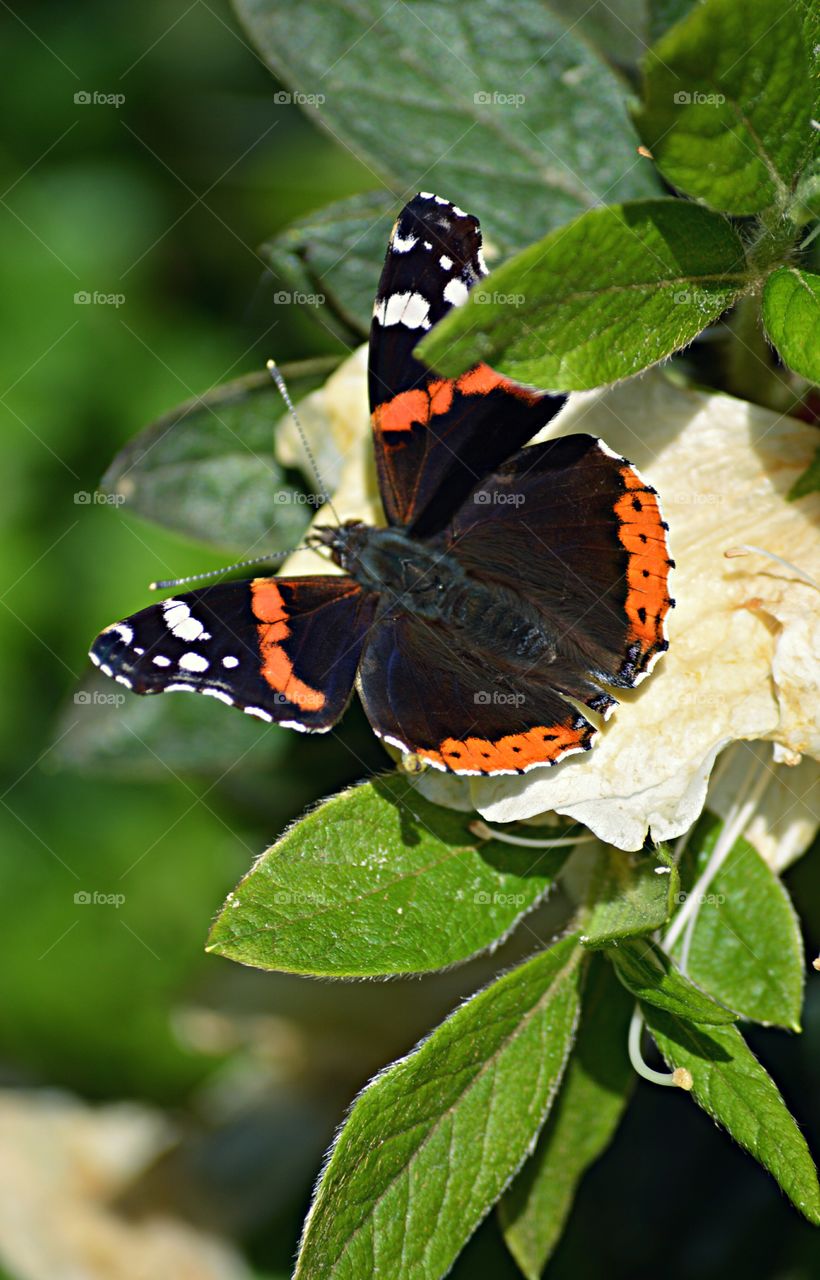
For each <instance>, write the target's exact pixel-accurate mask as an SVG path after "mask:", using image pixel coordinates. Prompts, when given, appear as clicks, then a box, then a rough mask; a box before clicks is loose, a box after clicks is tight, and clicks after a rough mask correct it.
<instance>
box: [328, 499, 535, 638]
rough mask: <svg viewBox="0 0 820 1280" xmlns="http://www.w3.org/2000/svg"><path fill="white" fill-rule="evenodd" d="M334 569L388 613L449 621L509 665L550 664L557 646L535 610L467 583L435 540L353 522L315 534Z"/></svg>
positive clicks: (499, 588)
mask: <svg viewBox="0 0 820 1280" xmlns="http://www.w3.org/2000/svg"><path fill="white" fill-rule="evenodd" d="M316 536H317V541H319V542H321V543H322V544H324V545H325V546H328V547H329V548H330V550H331V554H332V556H333V559H334V561H335V562H336V564H338V565H339V567H340V568H342V569H344V571H345V573H349V574H350V576H351V577H352V578H354V579H355V580H356V582H358V583H359V585H360V586H361V587H362V588H363V589H364V590H365V591H373V592H377V593H378V594H379V595H381V597H382V599H383V603H384V607H385V608H386V609H388V610H394V609H395V610H396V611H404V612H406V613H410V614H412V615H414V616H415V617H420V618H427V619H429V620H430V621H433V622H436V621H438V622H443V623H447V624H448V625H449V626H451V627H455V628H457V629H458V630H460V631H464V632H465V633H469V635H470V636H471V637H473V643H475V641H476V639H478V640H479V641H480V643H481V647H482V648H483V649H484V650H485V651H487V652H490V653H496V654H498V655H499V656H501V657H504V658H506V659H507V660H511V659H512V660H514V659H516V658H518V659H521V660H522V661H524V662H527V663H531V662H533V661H534V660H536V659H541V660H542V661H551V660H552V659H553V658H554V657H555V645H554V642H553V640H552V639H551V638H550V636H549V634H548V633H547V631H546V630H545V628H544V625H543V622H542V620H541V618H540V616H539V614H538V613H537V611H536V610H535V608H534V607H532V606H531V605H529V604H528V603H527V602H526V601H524V600H522V599H521V598H520V597H519V596H516V595H515V594H514V592H512V591H510V590H508V589H507V588H506V587H504V586H503V585H501V584H500V583H491V582H479V581H477V580H476V579H475V578H473V577H471V576H470V575H469V574H468V573H467V572H466V570H465V569H464V568H463V566H462V565H461V564H459V562H458V560H457V559H456V558H455V556H454V555H453V554H452V552H451V551H449V550H448V548H447V547H446V546H445V545H443V543H442V542H440V541H433V540H431V541H421V540H419V539H417V538H413V537H410V536H409V535H408V534H407V533H404V532H403V531H402V530H401V529H381V528H375V527H374V526H372V525H366V524H363V523H361V522H359V521H349V522H348V523H347V524H344V525H340V526H337V527H336V528H324V529H318V530H316Z"/></svg>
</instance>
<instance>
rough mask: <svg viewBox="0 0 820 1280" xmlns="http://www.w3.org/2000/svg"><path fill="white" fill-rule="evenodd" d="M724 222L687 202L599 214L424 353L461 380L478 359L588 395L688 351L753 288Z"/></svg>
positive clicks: (557, 235) (533, 255)
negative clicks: (687, 347)
mask: <svg viewBox="0 0 820 1280" xmlns="http://www.w3.org/2000/svg"><path fill="white" fill-rule="evenodd" d="M743 261H744V258H743V248H742V245H741V243H740V240H739V239H738V236H737V234H736V232H735V231H734V230H733V229H732V228H731V226H730V225H729V223H728V222H727V221H726V220H725V219H724V218H722V217H721V216H720V215H719V214H716V213H711V212H710V211H709V210H708V209H703V208H701V207H700V206H699V205H695V204H689V203H687V202H686V201H684V200H671V199H670V200H642V201H638V202H636V203H634V204H625V205H620V206H613V207H611V208H603V209H593V210H591V211H590V212H589V213H585V214H583V215H582V216H581V217H580V218H577V219H576V220H575V222H573V223H571V224H570V225H569V226H568V227H562V228H561V230H560V231H554V232H553V233H552V234H551V235H549V236H547V237H546V239H544V240H541V241H539V242H538V244H534V245H531V246H530V248H529V249H525V250H524V252H523V253H520V254H518V255H517V256H516V257H515V258H513V259H511V260H510V261H509V262H507V263H505V264H504V266H502V267H500V268H499V269H498V270H497V271H494V272H492V274H491V275H490V276H488V277H487V279H486V280H484V281H482V282H481V284H480V286H478V287H477V288H476V289H473V291H472V293H471V294H470V298H469V301H468V302H467V303H466V304H465V305H464V306H463V307H457V308H455V309H454V310H453V311H451V312H450V313H449V315H447V316H446V317H445V319H444V320H443V321H442V322H441V323H440V324H438V325H436V326H435V328H434V329H433V330H432V331H431V332H430V333H429V334H428V335H427V336H426V337H425V338H424V340H423V342H422V343H421V344H420V346H419V347H417V348H416V350H417V353H420V354H421V356H422V358H423V359H424V360H426V361H427V362H428V364H431V365H433V366H434V367H435V368H437V369H441V370H442V372H444V373H446V374H449V375H451V376H455V375H457V374H458V373H461V372H463V371H464V369H466V368H468V367H469V366H470V365H471V364H474V363H475V362H476V360H480V359H481V360H487V361H488V363H489V364H491V365H492V366H493V368H495V369H499V370H500V371H501V372H502V373H506V374H508V375H509V376H510V377H512V378H516V379H518V380H519V381H520V382H527V383H531V384H532V385H534V386H540V387H546V388H549V389H550V390H553V391H571V390H577V391H581V390H584V389H588V388H590V387H598V386H602V385H603V384H605V383H609V382H616V381H617V380H618V379H619V378H626V377H629V376H630V375H631V374H633V373H637V372H638V371H639V370H640V369H645V368H646V367H647V365H650V364H653V363H654V362H655V361H657V360H661V359H662V358H663V357H664V356H668V355H670V354H671V352H673V351H677V350H678V348H679V347H683V346H685V345H686V344H687V343H688V342H691V341H692V339H693V338H695V337H696V336H697V334H698V333H700V331H701V329H703V328H704V327H705V326H706V325H708V324H710V323H711V322H712V321H713V320H715V319H716V318H717V317H718V316H719V315H720V314H721V312H722V311H724V310H725V309H726V308H727V307H728V306H729V305H730V304H731V303H732V302H733V301H734V299H735V298H737V297H738V295H739V294H740V293H741V292H742V291H743V289H744V288H745V287H746V285H747V284H748V279H749V277H748V274H747V273H746V271H745V269H744V266H743Z"/></svg>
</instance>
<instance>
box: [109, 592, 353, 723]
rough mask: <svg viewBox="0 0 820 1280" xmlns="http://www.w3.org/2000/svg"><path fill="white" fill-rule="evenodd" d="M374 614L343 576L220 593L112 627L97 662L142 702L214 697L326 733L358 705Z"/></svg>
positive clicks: (159, 607) (174, 601)
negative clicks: (357, 686) (355, 692)
mask: <svg viewBox="0 0 820 1280" xmlns="http://www.w3.org/2000/svg"><path fill="white" fill-rule="evenodd" d="M375 604H376V601H375V597H373V596H372V595H366V594H365V593H364V592H362V590H361V589H360V588H359V587H358V585H357V584H356V583H355V582H353V580H352V579H350V578H347V577H342V576H332V577H331V576H327V577H324V576H316V577H306V578H255V579H253V580H252V581H250V582H229V583H220V584H218V585H216V586H210V587H205V588H204V589H202V590H200V591H191V592H188V593H186V594H185V595H180V596H174V597H172V598H171V599H170V600H164V601H163V602H162V603H161V604H156V605H151V606H150V607H149V608H147V609H143V610H141V612H140V613H135V614H134V615H133V616H132V617H130V618H126V619H125V620H124V621H123V622H117V623H114V625H113V626H111V627H107V628H106V630H105V631H103V632H102V633H101V634H100V635H99V636H98V637H97V639H96V640H95V641H94V644H93V646H92V648H91V659H92V661H93V662H94V663H95V664H96V665H97V666H98V667H99V668H100V670H101V671H103V672H104V674H105V675H108V676H112V677H113V678H114V679H115V680H117V681H119V683H120V684H123V685H125V687H126V688H128V689H133V690H134V692H135V693H172V692H174V691H184V692H191V693H202V694H207V695H209V696H210V697H213V698H217V699H219V701H221V702H225V703H227V704H228V705H229V706H235V707H238V708H239V709H240V710H242V711H245V712H246V713H247V714H248V715H252V716H256V717H258V718H259V719H261V720H267V721H270V722H275V723H277V724H283V725H285V726H287V727H289V728H294V729H302V730H305V731H309V732H323V731H325V730H327V729H329V728H331V726H332V725H334V724H335V723H336V721H337V720H338V719H339V718H340V717H341V715H342V713H343V711H344V709H345V707H346V706H347V703H348V702H349V700H350V696H351V692H352V689H353V684H354V681H355V678H356V669H357V667H358V664H359V657H360V654H361V649H362V643H363V640H364V636H365V633H366V630H367V628H368V626H369V625H370V623H371V621H372V619H373V616H374V612H375Z"/></svg>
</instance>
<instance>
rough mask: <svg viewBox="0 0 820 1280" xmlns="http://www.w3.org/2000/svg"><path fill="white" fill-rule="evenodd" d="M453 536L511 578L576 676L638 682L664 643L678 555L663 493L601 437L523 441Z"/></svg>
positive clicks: (496, 576)
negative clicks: (662, 505) (670, 543)
mask: <svg viewBox="0 0 820 1280" xmlns="http://www.w3.org/2000/svg"><path fill="white" fill-rule="evenodd" d="M447 541H448V543H449V546H450V548H451V550H452V554H453V555H454V557H455V558H456V559H457V560H458V561H459V563H460V564H461V565H462V566H463V568H464V569H466V570H467V572H468V573H469V574H470V575H471V576H474V577H475V578H477V579H479V580H482V581H491V582H496V583H499V584H501V585H504V584H509V583H514V584H515V590H516V591H517V592H518V593H519V594H520V595H521V596H523V597H524V598H525V599H526V600H528V601H529V602H530V603H532V604H534V605H535V606H536V607H537V608H538V610H539V611H540V613H541V615H542V617H543V619H544V621H545V624H546V626H547V629H548V630H549V631H550V633H551V634H552V635H553V636H554V637H555V638H556V644H557V650H558V656H559V658H563V659H564V660H565V662H566V663H567V664H569V665H570V666H571V667H572V668H573V669H574V670H575V671H576V672H577V675H578V677H579V678H581V679H587V678H589V679H592V680H594V681H604V682H606V683H608V684H610V685H614V686H615V687H620V688H632V687H633V686H634V685H637V684H639V683H640V681H641V680H643V679H644V677H645V676H646V675H648V674H649V672H650V671H651V669H652V667H653V665H654V663H655V661H656V660H657V658H658V656H659V655H660V654H661V653H663V651H664V650H665V649H666V648H667V647H668V642H667V638H666V619H667V614H668V612H669V610H670V608H671V607H672V606H673V604H674V601H673V600H671V598H670V596H669V589H668V587H669V573H670V570H671V569H672V568H673V567H674V562H673V561H672V560H671V559H670V557H669V548H668V544H667V525H666V522H665V521H664V519H663V516H662V513H661V509H660V504H659V500H658V495H657V493H656V491H655V490H654V489H653V488H652V487H651V485H648V484H647V483H646V481H645V480H644V479H643V477H642V476H641V475H640V473H639V472H638V471H637V470H636V468H635V467H634V466H632V464H631V463H629V462H627V461H626V459H625V458H621V457H619V456H617V455H616V454H613V452H612V450H611V449H609V448H608V447H607V446H606V445H605V444H604V443H603V442H602V441H600V440H598V439H596V438H595V437H594V436H589V435H572V436H563V437H559V438H557V439H555V440H549V441H547V442H546V443H544V444H537V445H531V446H529V447H528V448H525V449H521V450H520V451H519V452H518V453H517V454H515V455H514V456H513V457H512V458H509V459H508V460H507V461H506V462H505V463H503V464H502V465H501V466H500V467H498V468H497V469H496V471H495V472H494V473H493V474H492V475H490V476H488V477H487V478H486V479H485V480H484V481H482V482H481V483H480V484H479V485H477V486H476V488H475V489H474V491H473V493H472V494H470V496H469V498H468V499H467V501H466V502H464V504H463V505H462V507H461V508H460V509H459V511H458V512H457V513H456V515H455V517H454V519H453V521H452V523H451V525H450V527H449V529H448V533H447ZM567 691H568V692H571V693H573V696H576V697H579V696H581V695H580V693H579V692H578V691H574V690H572V689H569V690H567ZM582 700H583V701H585V702H587V704H588V705H594V704H593V703H589V701H588V699H587V698H586V697H583V698H582ZM610 701H612V699H610ZM596 709H597V710H600V709H601V705H599V706H597V707H596Z"/></svg>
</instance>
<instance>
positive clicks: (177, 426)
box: [101, 359, 336, 554]
mask: <svg viewBox="0 0 820 1280" xmlns="http://www.w3.org/2000/svg"><path fill="white" fill-rule="evenodd" d="M335 363H336V361H335V359H330V360H326V359H320V360H314V361H306V362H305V363H304V364H301V365H293V366H290V367H288V366H285V367H284V369H283V373H284V374H285V377H286V379H287V380H288V385H289V387H290V391H291V395H293V396H294V398H295V399H299V398H300V397H301V396H303V395H305V394H307V392H308V391H309V390H312V388H313V387H315V386H318V385H320V384H321V383H322V382H323V381H324V378H325V377H326V375H327V374H328V373H329V372H330V371H331V370H332V369H333V367H334V365H335ZM281 415H282V400H281V397H280V395H279V392H278V391H277V390H276V387H275V386H274V385H273V383H272V382H271V379H270V377H269V375H268V374H267V373H265V372H262V373H252V374H248V375H247V376H245V377H243V378H237V379H236V381H234V382H228V383H226V384H225V385H224V386H221V387H217V388H216V389H215V390H213V391H209V392H206V393H205V394H204V395H202V396H198V397H197V398H196V399H194V400H189V401H187V402H186V403H185V404H183V405H180V407H179V408H177V409H174V410H172V412H171V413H167V414H165V415H164V416H163V417H162V418H160V419H159V420H158V421H157V422H155V423H154V424H153V425H152V426H150V427H147V428H146V429H145V430H144V431H141V432H140V434H139V435H137V436H135V437H134V439H133V440H131V441H130V442H129V443H128V444H127V445H126V446H125V448H124V449H123V450H122V451H121V452H120V453H119V454H117V457H116V458H115V459H114V461H113V462H112V464H111V466H110V467H109V468H108V471H107V472H106V473H105V475H104V476H103V479H102V481H101V488H102V489H103V490H105V491H106V492H108V493H111V494H115V495H117V497H118V498H119V500H120V501H121V502H122V503H123V505H124V507H125V508H126V509H130V510H132V511H133V512H134V513H135V514H136V515H140V516H144V517H145V519H147V520H154V521H156V523H158V524H162V525H165V527H166V528H170V529H175V530H177V531H178V532H179V533H184V534H187V535H188V536H189V537H191V538H195V539H198V540H199V541H202V542H209V543H213V544H216V545H217V546H219V547H222V548H224V549H225V550H227V551H234V552H239V553H248V552H249V550H250V549H251V548H253V553H254V554H262V553H263V552H267V551H271V552H272V551H277V550H280V549H283V548H287V547H290V546H293V545H294V544H295V543H296V542H298V541H299V538H300V537H301V535H302V532H303V531H304V529H305V528H306V526H307V524H308V523H309V520H310V517H311V515H312V512H313V508H312V507H311V506H309V505H308V504H307V503H305V502H304V501H300V500H299V499H300V497H303V496H304V495H303V494H302V491H301V489H300V488H299V487H298V486H296V485H294V484H293V483H292V482H290V481H289V480H288V477H287V476H286V474H285V472H284V471H283V470H282V468H281V467H280V466H279V464H278V463H277V462H276V459H275V458H274V455H273V427H274V423H275V422H276V421H277V420H278V419H279V418H280V417H281Z"/></svg>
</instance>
